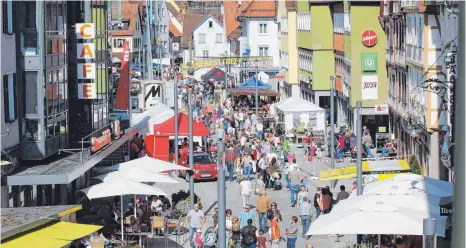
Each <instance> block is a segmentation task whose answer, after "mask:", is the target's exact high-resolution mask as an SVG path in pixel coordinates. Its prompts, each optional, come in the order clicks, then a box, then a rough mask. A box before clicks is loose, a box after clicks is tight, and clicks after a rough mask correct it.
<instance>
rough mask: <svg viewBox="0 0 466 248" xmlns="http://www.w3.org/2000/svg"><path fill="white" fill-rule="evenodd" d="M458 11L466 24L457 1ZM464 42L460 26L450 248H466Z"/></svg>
mask: <svg viewBox="0 0 466 248" xmlns="http://www.w3.org/2000/svg"><path fill="white" fill-rule="evenodd" d="M458 9H459V15H458V16H459V21H458V23H459V24H461V23H465V22H466V16H465V15H466V13H465V12H466V3H465V2H462V1H459V2H458ZM465 42H466V36H465V31H464V27H462V26H460V28H459V35H458V46H459V47H458V56H457V58H458V66H460V67H462V69H458V70H457V71H456V73H457V76H458V80H457V82H458V84H456V85H455V88H454V90H455V93H454V94H455V97H454V100H455V102H454V104H455V107H454V109H455V110H461V109H463V110H461V111H455V122H454V125H453V129H454V135H455V146H454V147H455V151H454V153H453V164H454V165H455V194H454V200H453V209H454V212H453V219H454V221H453V228H452V230H453V235H452V239H453V244H452V247H466V239H465V235H464V232H465V231H466V230H465V222H466V216H465V211H464V208H465V207H466V201H465V199H464V197H465V196H464V191H465V181H466V172H465V170H464V164H465V163H466V156H465V152H464V151H465V150H466V144H465V142H466V133H465V128H466V127H465V122H466V116H465V111H464V109H465V108H466V102H465V98H464V94H465V92H466V89H465V87H464V82H465V80H466V78H465V72H464V67H465V65H466V60H465V58H464V56H465V55H466V54H465V45H464V44H465Z"/></svg>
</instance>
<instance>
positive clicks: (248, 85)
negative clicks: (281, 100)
mask: <svg viewBox="0 0 466 248" xmlns="http://www.w3.org/2000/svg"><path fill="white" fill-rule="evenodd" d="M236 88H238V89H256V76H253V77H251V78H250V79H248V80H247V81H245V82H243V83H241V84H240V85H238V86H236ZM257 88H258V89H260V90H270V89H272V86H270V85H269V84H266V83H264V82H262V81H261V80H258V81H257Z"/></svg>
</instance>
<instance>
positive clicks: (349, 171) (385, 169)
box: [319, 160, 411, 180]
mask: <svg viewBox="0 0 466 248" xmlns="http://www.w3.org/2000/svg"><path fill="white" fill-rule="evenodd" d="M410 171H411V168H410V167H409V164H408V162H407V161H406V160H378V161H363V162H362V172H363V174H386V173H401V172H410ZM355 177H356V166H355V165H353V166H348V167H345V168H340V169H333V170H326V171H321V172H320V176H319V180H339V179H348V178H355Z"/></svg>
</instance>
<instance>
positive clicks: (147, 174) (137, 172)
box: [94, 167, 179, 183]
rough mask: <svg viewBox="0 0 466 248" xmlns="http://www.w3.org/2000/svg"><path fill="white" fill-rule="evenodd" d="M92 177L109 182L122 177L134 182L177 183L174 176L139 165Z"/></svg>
mask: <svg viewBox="0 0 466 248" xmlns="http://www.w3.org/2000/svg"><path fill="white" fill-rule="evenodd" d="M94 178H96V179H99V180H101V181H102V182H111V181H115V180H118V179H121V178H123V179H127V180H131V181H134V182H141V183H142V182H146V183H179V182H178V181H177V180H175V179H174V178H172V177H170V176H167V175H164V174H160V173H156V172H152V171H148V170H144V169H141V168H139V167H133V168H126V169H125V168H123V169H121V170H118V171H113V172H110V173H107V174H103V175H100V176H96V177H94Z"/></svg>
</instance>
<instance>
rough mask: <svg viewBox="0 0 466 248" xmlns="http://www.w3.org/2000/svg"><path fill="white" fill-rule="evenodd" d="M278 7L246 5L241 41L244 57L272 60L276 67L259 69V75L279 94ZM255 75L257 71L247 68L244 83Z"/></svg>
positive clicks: (262, 3)
mask: <svg viewBox="0 0 466 248" xmlns="http://www.w3.org/2000/svg"><path fill="white" fill-rule="evenodd" d="M276 4H277V3H276V2H273V1H252V2H246V3H244V5H247V6H244V10H243V11H242V12H241V14H240V15H239V16H238V18H237V19H238V21H239V22H240V25H241V31H242V32H241V38H240V39H239V40H240V47H241V51H242V53H243V56H259V57H272V60H273V62H272V65H271V66H270V67H262V68H258V71H259V74H262V75H263V78H262V79H263V80H264V81H265V80H267V81H266V83H269V84H270V85H271V86H272V88H273V89H274V90H278V88H277V86H278V85H277V79H276V76H277V74H278V73H279V71H280V44H279V43H280V42H279V39H277V37H279V35H280V34H279V31H278V21H277V5H276ZM246 51H247V52H246ZM245 52H246V53H245ZM264 73H265V74H266V75H264ZM255 74H256V68H245V69H243V70H242V78H241V79H242V80H245V79H246V78H248V77H251V76H253V75H255ZM265 78H266V79H265Z"/></svg>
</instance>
